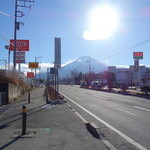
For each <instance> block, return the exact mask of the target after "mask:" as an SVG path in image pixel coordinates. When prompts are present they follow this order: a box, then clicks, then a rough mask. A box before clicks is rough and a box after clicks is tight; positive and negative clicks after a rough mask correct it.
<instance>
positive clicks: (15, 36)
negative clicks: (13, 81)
mask: <svg viewBox="0 0 150 150" xmlns="http://www.w3.org/2000/svg"><path fill="white" fill-rule="evenodd" d="M17 2H18V0H16V1H15V22H14V58H13V63H14V71H16V39H17V28H16V24H17V6H18V4H17Z"/></svg>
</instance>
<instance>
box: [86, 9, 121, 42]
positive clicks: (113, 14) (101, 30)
mask: <svg viewBox="0 0 150 150" xmlns="http://www.w3.org/2000/svg"><path fill="white" fill-rule="evenodd" d="M89 17H90V28H89V29H88V30H86V31H84V33H83V38H84V39H86V40H102V39H107V38H110V37H111V36H113V32H114V30H115V29H116V27H117V26H118V18H119V16H118V13H117V11H116V10H115V9H113V8H111V7H109V6H103V7H97V8H95V9H94V10H93V11H92V12H91V13H90V16H89Z"/></svg>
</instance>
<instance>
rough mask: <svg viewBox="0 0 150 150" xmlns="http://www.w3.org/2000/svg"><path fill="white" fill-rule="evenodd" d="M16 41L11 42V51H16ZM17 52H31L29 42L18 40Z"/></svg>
mask: <svg viewBox="0 0 150 150" xmlns="http://www.w3.org/2000/svg"><path fill="white" fill-rule="evenodd" d="M14 41H15V40H10V48H9V50H11V51H14V45H15V42H14ZM16 51H29V40H16Z"/></svg>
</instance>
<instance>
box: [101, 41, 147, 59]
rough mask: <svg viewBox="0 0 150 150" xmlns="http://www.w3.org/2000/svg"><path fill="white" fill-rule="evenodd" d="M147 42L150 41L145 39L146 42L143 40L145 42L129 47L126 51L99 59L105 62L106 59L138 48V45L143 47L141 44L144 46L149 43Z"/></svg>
mask: <svg viewBox="0 0 150 150" xmlns="http://www.w3.org/2000/svg"><path fill="white" fill-rule="evenodd" d="M149 41H150V38H149V39H147V40H145V41H143V42H140V43H138V44H136V45H134V46H132V47H130V48H129V49H127V50H124V51H120V52H117V53H115V54H113V55H110V56H107V57H105V58H103V59H101V60H105V59H108V58H111V57H114V56H117V55H120V54H122V53H124V52H127V51H130V50H132V49H134V48H136V47H138V46H140V45H143V44H145V43H147V42H149Z"/></svg>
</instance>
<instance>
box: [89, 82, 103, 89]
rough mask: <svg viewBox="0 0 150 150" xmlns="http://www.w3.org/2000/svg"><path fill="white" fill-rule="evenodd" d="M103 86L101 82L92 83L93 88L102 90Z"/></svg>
mask: <svg viewBox="0 0 150 150" xmlns="http://www.w3.org/2000/svg"><path fill="white" fill-rule="evenodd" d="M101 87H102V84H101V82H100V81H92V82H91V88H101Z"/></svg>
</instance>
